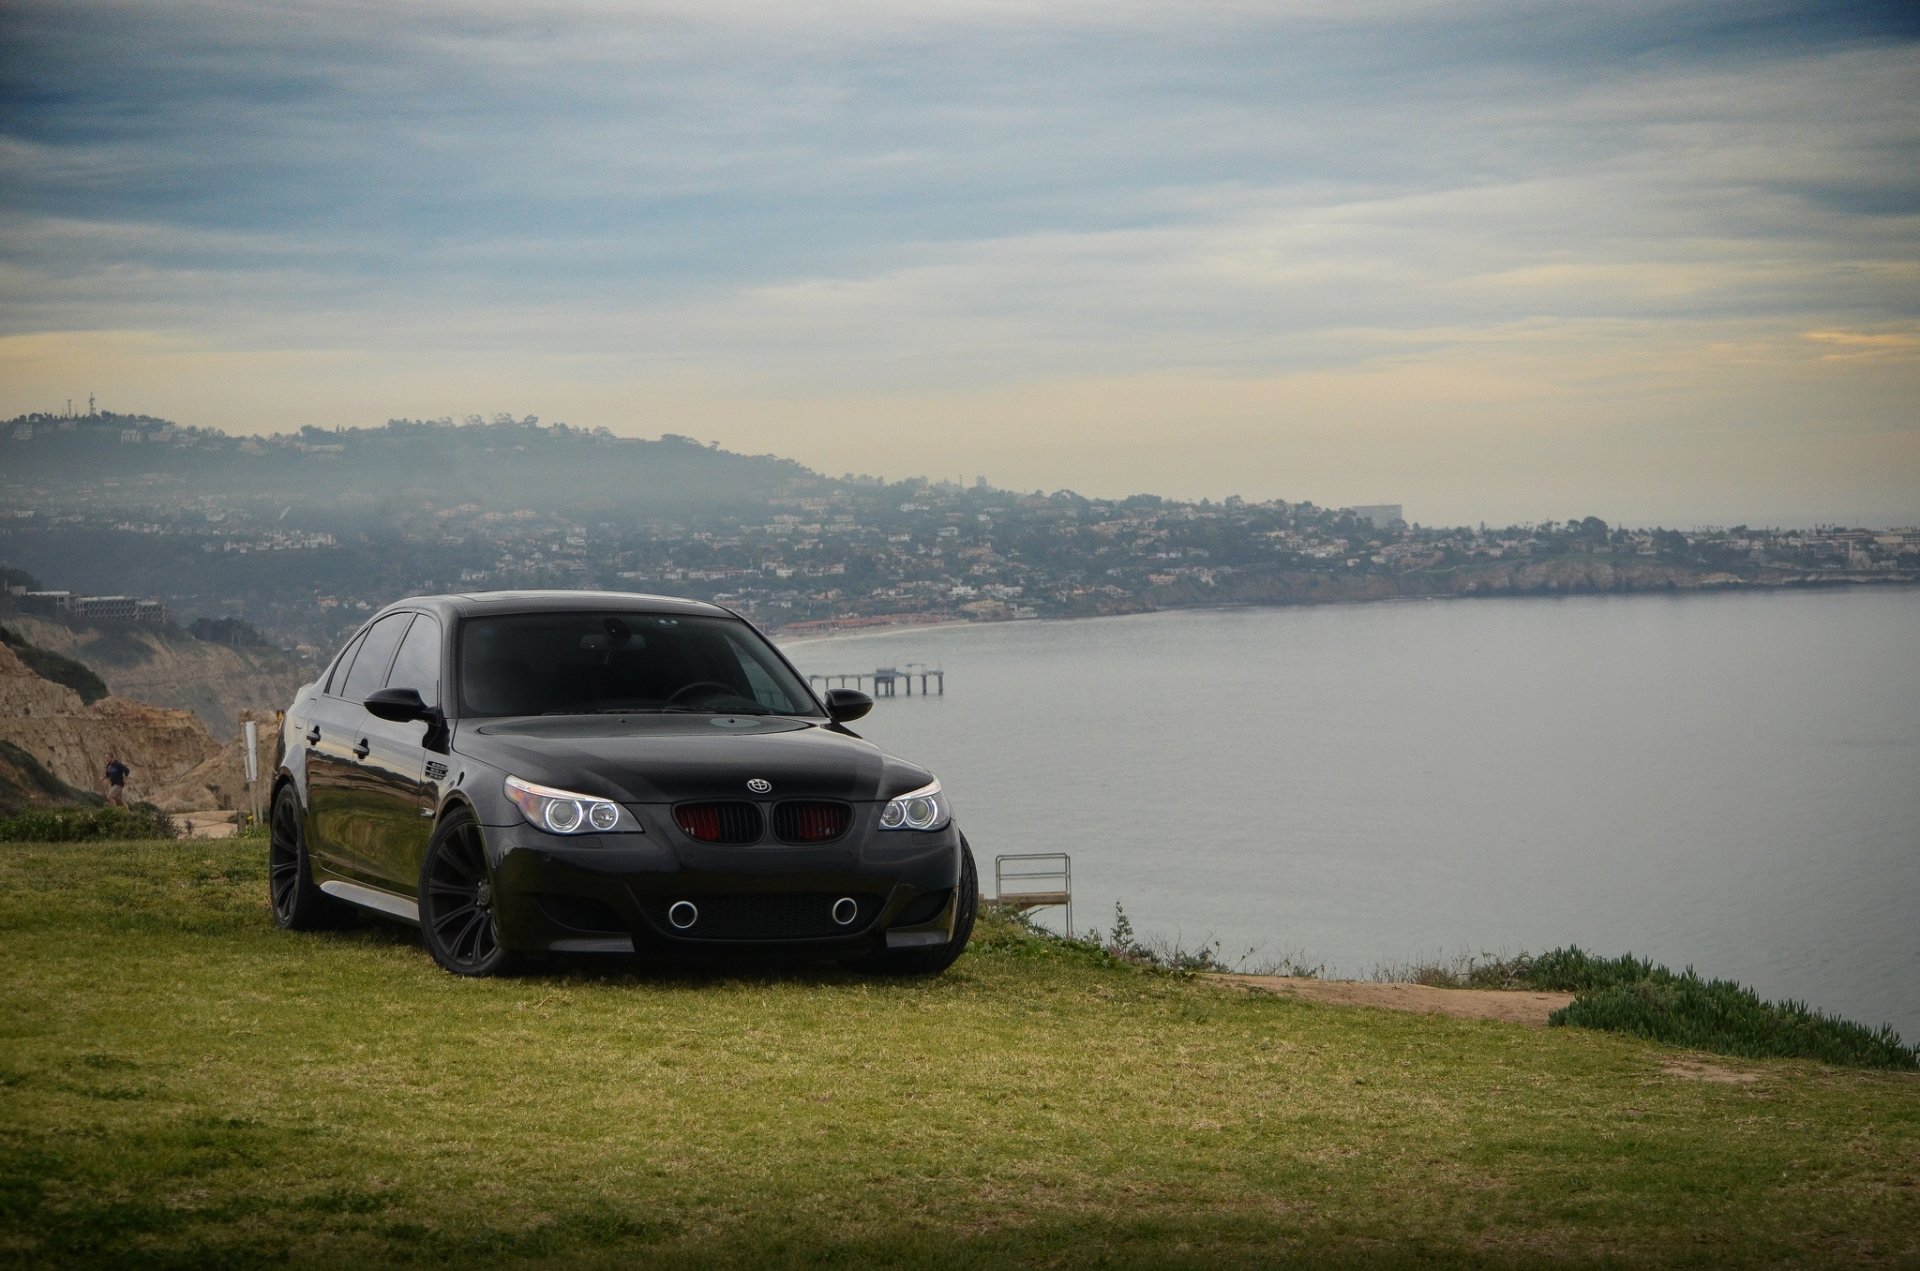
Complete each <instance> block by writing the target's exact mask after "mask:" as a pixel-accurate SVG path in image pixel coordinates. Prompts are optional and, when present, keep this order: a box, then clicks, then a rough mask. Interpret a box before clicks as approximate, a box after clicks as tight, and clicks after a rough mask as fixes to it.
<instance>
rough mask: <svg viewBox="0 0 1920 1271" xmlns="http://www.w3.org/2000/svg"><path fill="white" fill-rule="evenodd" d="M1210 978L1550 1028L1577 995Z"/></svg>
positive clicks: (1264, 989) (1313, 997)
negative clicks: (1553, 1018) (1551, 1017)
mask: <svg viewBox="0 0 1920 1271" xmlns="http://www.w3.org/2000/svg"><path fill="white" fill-rule="evenodd" d="M1208 978H1209V979H1213V980H1217V981H1219V982H1220V983H1222V984H1230V985H1233V986H1235V987H1237V988H1242V989H1248V990H1251V991H1253V992H1256V993H1279V994H1283V995H1285V996H1287V997H1299V998H1305V999H1306V1000H1308V1001H1310V1002H1327V1003H1331V1004H1332V1005H1335V1006H1378V1007H1381V1008H1383V1009H1386V1010H1389V1011H1413V1012H1415V1013H1417V1014H1422V1015H1450V1016H1452V1017H1454V1018H1455V1019H1497V1020H1502V1021H1504V1022H1506V1023H1509V1024H1524V1025H1526V1026H1527V1027H1529V1028H1545V1027H1546V1026H1547V1016H1549V1015H1551V1014H1553V1013H1554V1012H1555V1011H1557V1010H1559V1009H1560V1008H1561V1007H1563V1006H1565V1005H1566V1004H1567V1003H1569V1002H1571V1001H1572V1000H1573V994H1571V993H1536V992H1533V991H1531V990H1509V989H1436V988H1429V987H1428V986H1427V985H1424V984H1376V983H1373V982H1372V981H1369V980H1314V979H1307V978H1304V977H1301V976H1294V975H1215V976H1209V977H1208Z"/></svg>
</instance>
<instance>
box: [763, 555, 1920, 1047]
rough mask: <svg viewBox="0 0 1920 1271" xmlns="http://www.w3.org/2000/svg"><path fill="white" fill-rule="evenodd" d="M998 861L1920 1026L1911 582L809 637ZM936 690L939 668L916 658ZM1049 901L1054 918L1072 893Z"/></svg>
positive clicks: (1266, 924) (1400, 938) (1919, 713)
mask: <svg viewBox="0 0 1920 1271" xmlns="http://www.w3.org/2000/svg"><path fill="white" fill-rule="evenodd" d="M785 647H786V649H787V652H788V653H789V655H790V656H791V657H793V659H794V660H795V661H796V663H797V664H798V665H799V666H800V668H801V669H802V670H804V671H808V672H817V673H842V672H853V671H866V672H871V671H872V670H873V669H874V668H875V667H877V666H892V665H899V664H903V663H907V662H922V663H927V664H931V665H935V666H939V667H942V668H943V669H944V670H945V672H946V679H947V691H946V693H945V695H944V696H932V697H926V696H919V695H917V694H916V696H914V697H912V698H907V697H904V696H902V697H896V698H890V699H889V698H883V699H881V700H880V701H879V703H878V704H877V705H876V706H875V708H874V711H873V713H872V714H871V715H870V716H868V718H867V719H865V720H863V721H860V722H859V723H857V724H856V725H854V727H855V729H856V730H857V731H859V732H861V733H862V734H863V735H864V736H867V737H869V738H871V739H872V740H873V741H874V742H876V743H877V744H879V745H880V746H882V747H883V748H884V749H886V750H889V751H891V752H893V753H895V754H898V755H901V756H903V757H906V758H909V759H912V760H914V761H915V762H918V763H921V764H923V765H925V766H927V767H930V768H932V769H933V770H934V771H935V772H937V773H938V774H939V775H940V777H941V779H942V781H943V782H944V783H945V785H946V787H947V789H948V791H949V792H950V794H951V796H952V799H953V803H954V805H955V808H956V809H957V812H958V815H959V818H960V822H961V825H962V827H963V828H964V829H965V830H966V832H967V836H968V838H969V840H970V841H971V842H972V844H973V847H974V851H975V854H976V856H977V857H978V858H979V861H980V867H981V871H982V874H983V877H985V878H986V879H988V880H989V881H988V883H987V887H988V890H991V889H992V884H991V881H990V880H991V878H992V873H993V858H994V857H995V856H996V855H997V854H1000V853H1017V852H1046V851H1065V852H1068V853H1070V854H1071V856H1072V861H1073V882H1074V895H1075V909H1074V914H1073V919H1074V923H1075V925H1076V927H1077V928H1078V929H1079V930H1080V931H1082V932H1085V931H1086V930H1088V929H1089V928H1095V927H1097V928H1099V929H1101V930H1105V929H1106V928H1109V927H1110V926H1111V925H1112V921H1113V915H1114V905H1115V903H1116V902H1119V903H1122V904H1124V906H1125V908H1126V912H1127V915H1128V917H1129V918H1130V920H1131V921H1132V922H1133V924H1134V926H1135V928H1136V929H1137V930H1138V931H1140V932H1141V933H1143V934H1147V935H1157V936H1160V937H1163V938H1171V939H1178V940H1179V941H1181V942H1182V943H1184V944H1185V945H1187V946H1189V947H1191V946H1193V945H1196V944H1200V943H1211V942H1213V941H1215V940H1217V941H1218V942H1219V944H1220V952H1221V954H1222V956H1223V957H1225V958H1226V959H1227V960H1229V961H1231V960H1233V959H1235V958H1236V957H1238V956H1239V955H1241V954H1243V953H1244V952H1246V951H1248V950H1253V951H1255V952H1254V954H1253V961H1256V962H1258V961H1261V960H1274V959H1278V958H1282V957H1293V958H1295V959H1297V960H1302V961H1304V962H1306V963H1308V964H1314V963H1323V964H1325V966H1326V968H1327V971H1328V973H1329V974H1340V975H1348V976H1354V975H1364V974H1367V973H1369V972H1371V971H1372V970H1374V969H1375V968H1377V967H1380V966H1383V965H1388V966H1390V965H1392V964H1396V963H1405V962H1407V961H1410V960H1414V959H1424V958H1433V957H1450V956H1454V955H1459V954H1477V953H1481V952H1495V953H1499V952H1504V953H1514V952H1518V951H1521V950H1533V951H1540V950H1544V949H1547V948H1551V947H1554V946H1557V945H1564V944H1568V943H1576V944H1579V945H1581V946H1582V947H1583V948H1586V949H1588V950H1590V951H1594V952H1599V953H1607V954H1613V953H1622V952H1628V951H1631V952H1633V953H1635V954H1638V955H1641V956H1646V957H1651V958H1653V959H1654V960H1656V961H1658V962H1663V963H1666V964H1668V965H1670V966H1673V967H1675V968H1676V969H1677V968H1680V967H1683V966H1687V965H1692V966H1694V967H1696V968H1697V969H1698V970H1699V971H1700V972H1701V973H1702V974H1706V975H1713V976H1725V977H1731V978H1735V979H1739V980H1741V981H1743V982H1745V983H1747V984H1750V985H1752V986H1753V987H1754V988H1756V989H1757V990H1758V991H1759V992H1760V993H1761V994H1762V995H1763V996H1766V997H1772V998H1781V997H1792V998H1798V999H1802V1000H1805V1001H1808V1002H1810V1003H1811V1004H1812V1005H1813V1006H1815V1007H1816V1008H1819V1009H1822V1010H1826V1011H1830V1012H1835V1013H1838V1014H1842V1015H1845V1016H1848V1017H1850V1018H1854V1019H1858V1020H1860V1021H1862V1022H1864V1023H1868V1024H1875V1025H1877V1024H1880V1023H1890V1024H1892V1025H1893V1026H1894V1027H1896V1028H1897V1029H1899V1030H1900V1032H1901V1035H1902V1036H1903V1037H1905V1038H1906V1039H1908V1040H1910V1041H1911V1040H1916V1039H1920V590H1916V589H1895V588H1888V589H1884V590H1882V589H1875V590H1872V591H1857V592H1856V591H1847V592H1840V591H1820V592H1790V593H1789V592H1762V593H1743V594H1728V595H1687V596H1630V597H1615V596H1594V597H1569V598H1565V599H1500V600H1465V601H1462V600H1454V601H1427V602H1397V603H1387V604H1372V605H1345V606H1323V607H1313V608H1284V609H1239V610H1209V611H1186V612H1176V613H1162V614H1146V615H1139V616H1132V617H1124V618H1104V619H1090V620H1080V621H1067V622H1021V623H1008V624H998V625H989V626H968V627H949V628H938V629H926V630H906V631H889V632H882V633H873V634H867V635H855V636H840V637H831V638H825V639H814V640H804V641H793V642H789V643H787V644H786V645H785ZM916 688H917V686H916ZM1047 920H1048V921H1049V922H1050V923H1051V924H1052V925H1055V926H1058V925H1059V924H1060V922H1061V917H1060V916H1059V915H1058V914H1057V911H1055V915H1054V916H1053V917H1051V918H1049V919H1047Z"/></svg>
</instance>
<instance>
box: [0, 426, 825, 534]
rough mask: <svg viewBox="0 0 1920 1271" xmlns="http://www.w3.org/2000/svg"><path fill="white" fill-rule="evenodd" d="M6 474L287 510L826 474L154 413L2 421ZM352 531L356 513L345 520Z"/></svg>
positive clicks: (538, 435) (775, 462)
mask: <svg viewBox="0 0 1920 1271" xmlns="http://www.w3.org/2000/svg"><path fill="white" fill-rule="evenodd" d="M0 466H4V467H5V468H6V470H7V472H8V475H9V479H10V480H12V481H17V482H20V483H23V484H27V485H37V486H40V487H42V488H43V489H46V490H49V491H57V490H60V489H63V488H77V487H79V486H82V485H85V486H90V487H93V489H94V490H95V491H96V492H98V491H99V490H100V489H101V487H103V486H105V485H109V484H110V483H115V482H118V483H120V484H121V493H122V494H123V495H124V496H125V497H126V499H127V500H128V501H129V502H138V501H143V500H146V499H150V498H151V497H152V496H153V495H155V494H160V493H164V494H166V495H168V496H172V497H178V496H182V495H193V494H197V493H202V492H204V493H209V494H219V495H223V496H228V495H231V494H232V493H233V492H234V490H235V489H236V488H238V489H241V490H245V491H247V492H250V493H252V494H256V495H258V496H260V497H262V498H267V499H277V500H280V501H281V502H282V503H284V504H303V503H304V504H312V503H333V502H335V501H338V500H347V501H350V502H352V503H355V504H361V505H364V504H365V503H366V502H368V501H372V502H380V501H384V500H387V499H391V498H394V497H397V496H401V495H403V494H404V493H405V492H407V491H410V490H413V491H418V492H419V493H421V494H423V495H430V496H432V497H434V498H436V499H442V500H445V499H448V498H449V497H451V498H452V499H453V501H455V502H458V501H460V500H472V501H475V502H479V503H482V504H494V505H504V506H514V507H519V506H547V505H553V506H562V507H570V508H576V509H586V510H591V509H594V508H608V509H612V508H621V507H628V508H631V507H636V506H645V507H646V508H647V509H648V510H649V511H650V512H655V513H658V512H662V511H671V510H680V511H687V510H692V509H696V508H697V509H701V510H707V509H711V508H712V507H714V506H715V505H717V504H728V503H736V502H750V501H753V500H756V499H765V498H766V497H768V496H770V495H772V494H773V493H775V492H777V491H781V490H786V489H789V488H790V487H791V486H792V485H793V484H794V483H796V482H798V483H801V484H809V483H816V482H821V481H823V478H821V477H820V476H819V475H818V474H816V473H813V472H810V471H808V470H807V469H806V468H803V467H801V466H800V465H799V464H798V463H796V462H794V461H793V460H790V459H777V458H774V457H773V456H771V455H761V456H751V455H740V454H734V453H732V452H730V451H726V450H721V449H718V448H716V447H710V446H705V445H702V444H701V443H699V442H697V441H695V440H693V439H692V438H690V437H681V436H676V435H668V436H665V437H662V438H660V439H659V440H653V441H649V440H642V439H639V438H630V437H616V436H614V435H613V434H612V433H610V432H608V431H607V430H606V429H604V428H602V429H592V430H588V429H582V428H570V427H568V426H567V425H565V424H554V425H546V426H542V425H541V424H540V423H539V422H538V420H537V419H535V418H534V417H533V416H528V417H526V418H525V419H522V420H517V421H516V420H512V419H509V418H508V417H506V416H496V417H495V419H494V421H492V422H485V421H481V420H480V419H479V418H478V417H477V416H476V417H473V418H472V419H471V420H470V421H469V422H467V423H459V424H456V423H455V422H453V421H452V420H450V419H448V420H391V421H389V422H388V423H387V424H386V425H385V426H384V427H380V428H342V429H334V430H326V429H320V428H312V427H309V428H305V429H302V430H301V431H300V432H298V433H291V434H281V435H274V436H263V437H239V436H230V435H228V434H226V433H220V432H214V431H212V430H210V429H205V428H189V427H183V426H181V425H179V424H175V423H173V422H171V421H169V420H164V419H155V418H153V417H151V416H147V415H116V414H112V413H102V414H97V415H88V416H82V417H79V418H68V419H63V418H57V417H52V416H35V415H23V416H20V417H19V418H16V419H14V420H11V421H9V422H8V423H6V424H4V425H0ZM347 524H348V526H349V528H350V527H351V524H352V522H351V520H349V521H348V523H347Z"/></svg>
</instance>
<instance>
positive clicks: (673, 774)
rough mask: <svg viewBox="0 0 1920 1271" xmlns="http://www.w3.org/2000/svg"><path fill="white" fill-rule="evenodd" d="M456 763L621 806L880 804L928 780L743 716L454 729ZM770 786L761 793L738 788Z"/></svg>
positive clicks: (818, 735)
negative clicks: (470, 762)
mask: <svg viewBox="0 0 1920 1271" xmlns="http://www.w3.org/2000/svg"><path fill="white" fill-rule="evenodd" d="M454 750H455V751H456V753H458V754H460V755H464V756H468V757H471V758H473V759H477V760H479V761H481V762H482V763H486V764H489V765H491V766H493V767H495V768H499V769H500V770H502V771H503V772H505V773H509V774H511V775H513V776H517V777H520V778H522V779H523V780H526V781H532V782H536V783H538V784H540V785H550V786H557V787H559V788H561V789H565V790H574V791H577V792H579V793H581V794H593V795H600V796H603V797H608V798H614V799H618V800H621V801H623V802H627V803H677V802H679V801H681V800H683V799H721V798H726V799H744V798H755V797H760V798H773V799H782V798H822V799H846V800H849V801H852V802H861V801H867V800H876V799H887V798H892V797H893V796H894V795H897V794H903V793H905V792H906V791H908V790H911V789H914V788H916V787H918V786H922V785H925V784H926V783H927V782H929V781H931V780H932V779H933V777H932V775H931V774H929V773H928V772H927V771H926V770H925V769H922V768H917V767H915V766H914V765H912V764H908V763H903V762H901V761H900V760H898V759H895V758H893V757H892V756H890V755H887V754H885V753H883V752H882V751H881V750H880V749H879V748H878V747H877V746H875V745H873V743H871V742H868V741H863V740H862V739H860V738H859V737H856V736H854V735H852V734H851V733H848V732H845V731H842V730H840V729H837V728H833V727H831V726H828V725H825V724H815V723H810V722H808V721H805V720H797V719H788V718H783V717H780V716H753V715H738V716H726V715H640V714H636V715H559V716H541V717H534V718H515V719H493V720H487V721H485V722H482V723H475V724H463V725H461V726H459V728H458V730H457V732H456V734H455V737H454ZM755 778H758V779H760V780H762V781H767V782H770V783H771V784H772V786H773V789H772V791H771V792H769V793H760V794H757V795H756V793H755V792H751V791H749V790H748V788H747V782H748V781H750V780H753V779H755Z"/></svg>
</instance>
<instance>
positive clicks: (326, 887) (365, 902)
mask: <svg viewBox="0 0 1920 1271" xmlns="http://www.w3.org/2000/svg"><path fill="white" fill-rule="evenodd" d="M320 890H321V891H323V892H325V893H326V894H327V895H329V896H333V897H335V898H337V899H339V900H344V901H346V902H347V903H348V904H350V905H358V906H360V907H361V908H362V909H371V910H373V911H374V912H376V913H383V914H386V915H387V916H388V917H392V918H399V919H402V920H404V921H406V922H410V923H412V924H413V925H414V926H416V927H417V926H419V925H420V906H419V905H417V904H415V903H414V902H413V901H411V900H408V899H407V898H406V897H405V896H396V895H394V894H393V893H392V892H390V891H380V890H378V889H377V888H373V887H362V886H361V885H360V884H359V883H349V882H343V881H341V880H340V879H337V878H329V879H328V880H327V881H326V882H324V883H321V884H320Z"/></svg>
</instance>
